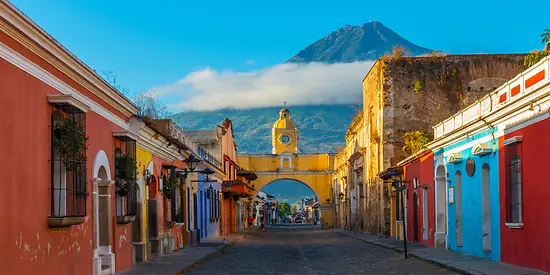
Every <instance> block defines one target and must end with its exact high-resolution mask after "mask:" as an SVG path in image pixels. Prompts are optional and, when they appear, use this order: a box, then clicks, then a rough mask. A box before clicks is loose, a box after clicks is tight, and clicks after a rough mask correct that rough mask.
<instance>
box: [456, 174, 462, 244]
mask: <svg viewBox="0 0 550 275" xmlns="http://www.w3.org/2000/svg"><path fill="white" fill-rule="evenodd" d="M455 189H456V194H455V213H456V246H457V247H462V174H461V173H460V171H456V174H455Z"/></svg>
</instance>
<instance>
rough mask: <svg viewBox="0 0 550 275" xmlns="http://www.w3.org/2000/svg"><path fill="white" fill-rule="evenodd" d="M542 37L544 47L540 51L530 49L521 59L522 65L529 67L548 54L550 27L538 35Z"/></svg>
mask: <svg viewBox="0 0 550 275" xmlns="http://www.w3.org/2000/svg"><path fill="white" fill-rule="evenodd" d="M540 37H541V38H542V43H543V44H546V45H545V49H544V50H542V51H537V50H535V51H532V52H531V53H529V54H528V55H526V56H525V58H524V59H523V65H525V66H526V67H531V66H533V65H535V64H537V63H538V62H539V61H541V60H542V59H544V58H545V57H547V56H549V55H550V47H549V45H548V44H550V29H545V30H544V32H543V33H542V34H541V35H540Z"/></svg>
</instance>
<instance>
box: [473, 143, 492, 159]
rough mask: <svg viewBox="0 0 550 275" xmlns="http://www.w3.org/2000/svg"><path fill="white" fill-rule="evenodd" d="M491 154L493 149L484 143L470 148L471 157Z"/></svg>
mask: <svg viewBox="0 0 550 275" xmlns="http://www.w3.org/2000/svg"><path fill="white" fill-rule="evenodd" d="M492 152H493V148H492V146H491V145H489V144H488V143H486V142H483V143H478V144H476V146H474V147H473V148H472V155H474V156H485V155H488V154H490V153H492Z"/></svg>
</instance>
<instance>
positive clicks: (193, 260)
mask: <svg viewBox="0 0 550 275" xmlns="http://www.w3.org/2000/svg"><path fill="white" fill-rule="evenodd" d="M246 236H247V234H246V233H235V234H231V235H229V236H221V237H215V238H209V239H206V240H202V241H201V243H200V244H198V245H193V246H190V247H186V248H184V249H182V250H178V251H175V252H173V253H172V254H169V255H165V256H162V257H158V258H153V259H152V260H150V261H147V262H143V263H139V264H137V265H135V266H133V267H131V268H129V269H126V270H123V271H120V272H117V273H116V274H119V275H156V274H158V275H160V274H162V275H166V274H180V273H181V272H182V271H184V270H186V269H188V268H190V267H191V266H193V265H194V264H197V263H199V262H200V261H201V260H203V259H205V258H207V257H209V256H211V255H213V254H214V253H216V252H217V251H218V250H219V249H222V248H224V247H228V246H231V245H233V244H235V243H236V242H238V241H240V240H242V239H244V238H246Z"/></svg>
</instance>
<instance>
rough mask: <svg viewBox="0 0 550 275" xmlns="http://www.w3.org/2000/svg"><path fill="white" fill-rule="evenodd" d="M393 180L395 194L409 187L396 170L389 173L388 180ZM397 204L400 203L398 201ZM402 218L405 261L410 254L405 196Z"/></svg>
mask: <svg viewBox="0 0 550 275" xmlns="http://www.w3.org/2000/svg"><path fill="white" fill-rule="evenodd" d="M388 177H389V178H391V180H392V184H395V186H394V187H395V192H397V193H401V192H403V191H405V190H406V189H407V186H406V185H405V182H408V181H403V180H402V179H401V173H400V172H399V171H398V170H396V169H392V170H390V171H389V172H388V174H387V177H386V179H387V178H388ZM396 203H399V202H397V201H396ZM401 217H403V248H404V251H405V259H406V258H408V252H407V224H406V218H405V199H404V196H403V194H401Z"/></svg>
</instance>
